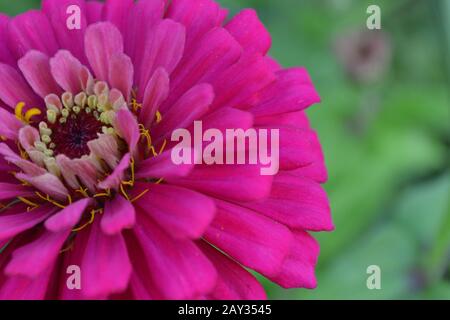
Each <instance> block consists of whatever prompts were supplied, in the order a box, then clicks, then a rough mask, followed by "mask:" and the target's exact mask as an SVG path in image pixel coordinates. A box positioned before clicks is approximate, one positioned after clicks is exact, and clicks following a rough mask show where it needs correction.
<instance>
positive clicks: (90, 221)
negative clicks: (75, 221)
mask: <svg viewBox="0 0 450 320" xmlns="http://www.w3.org/2000/svg"><path fill="white" fill-rule="evenodd" d="M97 212H100V213H101V212H103V209H98V210H92V211H91V219H90V220H89V221H88V222H86V223H85V224H83V225H82V226H81V227H78V228H75V229H72V231H73V232H78V231H81V230H83V229H84V228H86V227H87V226H88V225H90V224H92V222H94V219H95V215H96V214H97Z"/></svg>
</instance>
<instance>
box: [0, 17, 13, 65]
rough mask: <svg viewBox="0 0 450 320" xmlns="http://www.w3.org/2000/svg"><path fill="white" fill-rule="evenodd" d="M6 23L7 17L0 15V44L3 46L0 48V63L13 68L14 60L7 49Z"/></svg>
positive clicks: (7, 21)
mask: <svg viewBox="0 0 450 320" xmlns="http://www.w3.org/2000/svg"><path fill="white" fill-rule="evenodd" d="M8 23H9V17H8V16H7V15H4V14H1V13H0V43H2V44H3V45H2V46H0V62H2V63H6V64H9V65H11V66H15V65H16V59H15V58H14V56H13V54H12V53H11V50H10V48H9V47H8Z"/></svg>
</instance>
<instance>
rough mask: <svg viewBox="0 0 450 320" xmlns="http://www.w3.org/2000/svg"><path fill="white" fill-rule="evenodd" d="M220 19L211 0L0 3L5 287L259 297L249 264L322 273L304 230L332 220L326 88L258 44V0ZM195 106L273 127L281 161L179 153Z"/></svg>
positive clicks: (64, 294)
mask: <svg viewBox="0 0 450 320" xmlns="http://www.w3.org/2000/svg"><path fill="white" fill-rule="evenodd" d="M70 5H77V6H78V7H79V8H80V10H81V11H80V13H81V16H80V17H81V25H80V29H74V30H71V29H70V28H68V27H67V24H66V20H67V18H68V14H67V8H68V7H69V6H70ZM226 16H227V12H226V11H225V10H223V9H222V8H220V6H219V5H218V4H216V3H215V2H214V1H212V0H172V1H166V0H140V1H138V2H134V1H133V0H110V1H108V0H107V1H106V2H105V3H101V2H96V1H90V2H88V1H86V2H85V1H83V0H44V1H43V3H42V10H41V11H38V10H32V11H28V12H26V13H24V14H21V15H19V16H17V17H15V18H8V17H6V16H1V17H0V40H1V44H0V61H1V64H0V99H1V101H0V102H1V107H0V121H1V126H0V136H1V138H2V143H1V144H0V168H1V172H0V201H1V203H2V206H1V207H2V209H1V211H0V247H1V248H3V249H2V252H1V253H0V298H2V299H263V298H265V293H264V290H263V288H262V286H261V285H260V283H259V282H258V281H257V279H256V278H255V277H254V276H253V275H252V274H251V273H249V272H248V271H247V270H246V269H252V270H255V271H256V272H258V273H260V274H262V275H263V276H265V277H267V278H268V279H270V280H272V281H274V282H276V283H277V284H279V285H281V286H283V287H285V288H294V287H305V288H313V287H315V286H316V280H315V276H314V268H315V264H316V261H317V257H318V253H319V247H318V244H317V242H316V241H315V240H314V238H312V237H311V236H310V235H309V232H310V231H324V230H332V229H333V224H332V221H331V218H330V212H329V205H328V200H327V196H326V194H325V192H324V191H323V189H322V188H321V185H320V184H321V183H323V182H325V181H326V179H327V174H326V170H325V166H324V160H323V155H322V152H321V147H320V144H319V141H318V138H317V135H316V133H315V132H314V131H313V130H312V129H311V128H310V126H309V124H308V120H307V117H306V116H305V114H304V109H306V108H307V107H309V106H310V105H312V104H314V103H317V102H319V96H318V94H317V93H316V91H315V89H314V87H313V84H312V82H311V80H310V78H309V76H308V74H307V72H306V71H305V70H304V69H303V68H292V69H282V68H281V67H280V66H279V65H278V64H277V63H276V62H275V61H274V60H273V59H271V58H269V57H268V56H267V52H268V50H269V48H270V45H271V40H270V36H269V34H268V32H267V31H266V30H265V29H264V27H263V25H262V24H261V22H260V21H259V20H258V18H257V16H256V14H255V12H254V11H253V10H244V11H242V12H241V13H240V14H238V15H237V16H236V17H234V18H232V19H231V20H227V18H226ZM195 120H201V121H202V122H203V126H204V127H208V128H217V129H219V130H223V131H224V130H225V129H227V128H242V129H248V128H269V129H270V128H277V129H280V172H279V173H278V174H277V175H276V176H274V177H272V176H262V175H261V174H260V167H261V166H260V165H218V164H217V165H206V164H203V165H195V166H194V165H179V166H177V165H174V164H173V163H172V161H171V148H173V146H174V144H173V143H172V142H171V141H170V136H171V133H172V132H173V130H175V129H177V128H187V129H189V130H192V128H193V123H194V121H195ZM69 266H79V267H80V271H81V273H80V274H81V289H80V290H78V289H73V288H70V287H69V286H67V278H68V274H67V270H68V267H69Z"/></svg>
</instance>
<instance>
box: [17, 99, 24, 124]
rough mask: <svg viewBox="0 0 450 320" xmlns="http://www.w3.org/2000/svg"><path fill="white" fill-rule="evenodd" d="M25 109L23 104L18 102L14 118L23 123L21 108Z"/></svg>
mask: <svg viewBox="0 0 450 320" xmlns="http://www.w3.org/2000/svg"><path fill="white" fill-rule="evenodd" d="M24 107H25V102H19V103H18V104H17V105H16V108H15V110H14V111H15V114H16V118H17V119H19V120H20V121H23V108H24Z"/></svg>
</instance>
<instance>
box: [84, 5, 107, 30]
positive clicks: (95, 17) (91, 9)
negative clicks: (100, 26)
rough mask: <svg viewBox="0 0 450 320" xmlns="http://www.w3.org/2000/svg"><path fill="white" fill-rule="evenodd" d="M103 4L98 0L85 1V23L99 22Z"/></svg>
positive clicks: (101, 16)
mask: <svg viewBox="0 0 450 320" xmlns="http://www.w3.org/2000/svg"><path fill="white" fill-rule="evenodd" d="M104 6H105V5H104V4H103V3H101V2H98V1H89V2H86V11H87V23H88V25H89V24H93V23H96V22H99V21H101V20H102V18H103V8H104Z"/></svg>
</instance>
